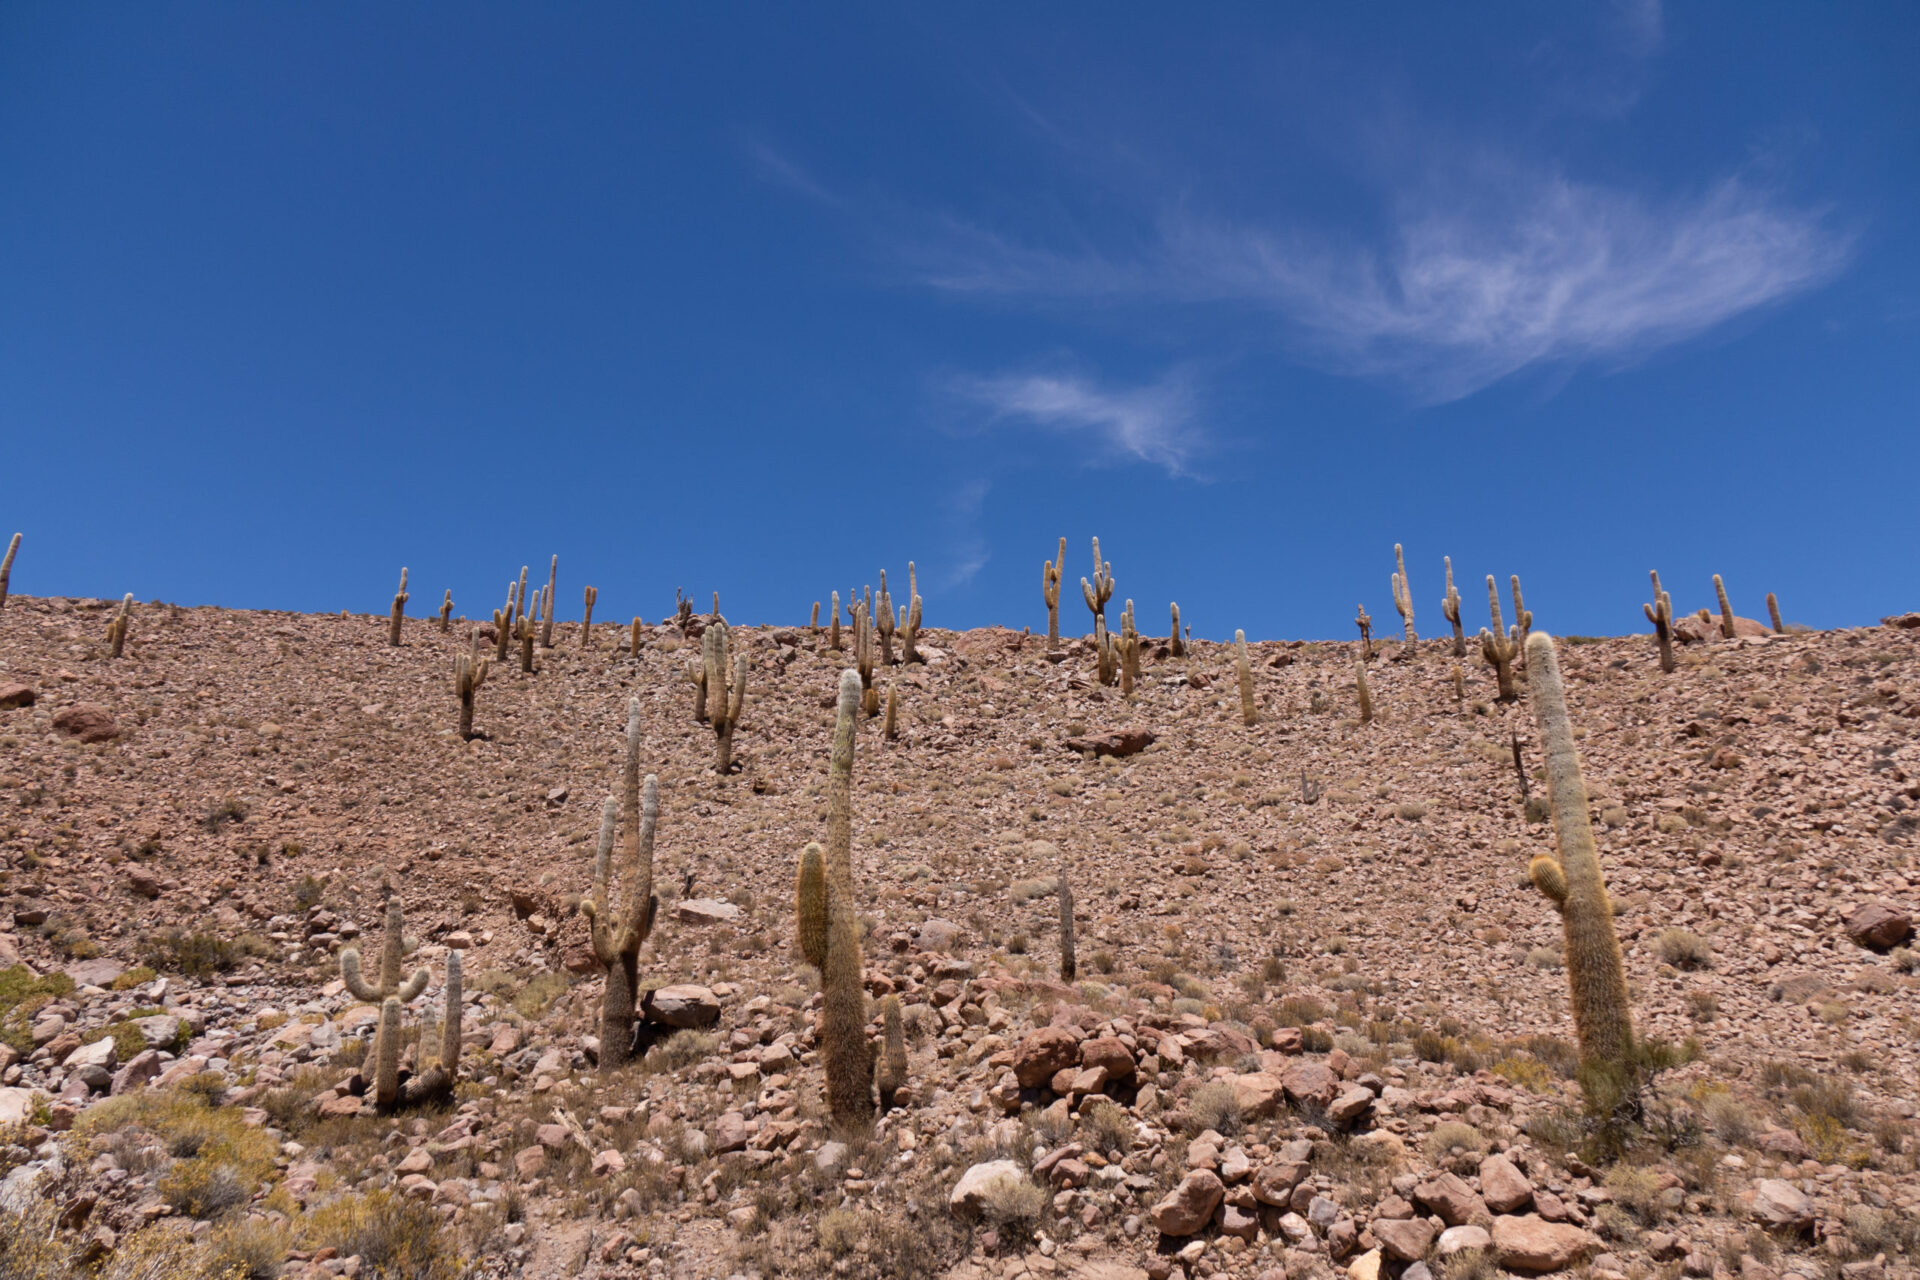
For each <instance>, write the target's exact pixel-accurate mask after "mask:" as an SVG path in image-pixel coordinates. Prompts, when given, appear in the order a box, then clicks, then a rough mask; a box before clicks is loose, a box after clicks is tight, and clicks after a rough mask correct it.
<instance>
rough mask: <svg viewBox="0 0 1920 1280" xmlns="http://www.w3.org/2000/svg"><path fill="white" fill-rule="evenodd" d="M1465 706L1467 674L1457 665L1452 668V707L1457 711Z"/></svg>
mask: <svg viewBox="0 0 1920 1280" xmlns="http://www.w3.org/2000/svg"><path fill="white" fill-rule="evenodd" d="M1466 705H1467V674H1466V672H1464V671H1462V670H1460V666H1459V664H1458V663H1455V664H1454V668H1453V706H1454V710H1456V711H1458V710H1461V709H1462V708H1464V707H1465V706H1466Z"/></svg>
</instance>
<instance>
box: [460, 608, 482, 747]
mask: <svg viewBox="0 0 1920 1280" xmlns="http://www.w3.org/2000/svg"><path fill="white" fill-rule="evenodd" d="M472 650H473V651H472V652H471V653H459V654H455V655H454V658H453V691H454V693H456V694H457V695H459V698H460V740H461V741H462V742H466V741H469V740H470V739H472V737H473V695H474V694H475V693H477V692H479V689H480V686H481V685H483V684H485V683H486V682H487V660H486V659H485V658H483V657H481V656H480V633H479V632H477V631H476V632H474V634H473V637H472Z"/></svg>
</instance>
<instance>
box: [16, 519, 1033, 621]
mask: <svg viewBox="0 0 1920 1280" xmlns="http://www.w3.org/2000/svg"><path fill="white" fill-rule="evenodd" d="M1060 545H1061V546H1062V547H1065V546H1066V545H1067V540H1066V539H1065V538H1062V539H1060ZM19 554H20V535H19V534H17V533H16V534H14V535H13V537H12V538H11V539H10V540H9V541H8V542H7V556H6V559H4V560H0V608H4V607H6V603H7V583H8V582H10V581H11V580H12V579H13V558H14V557H15V556H17V555H19Z"/></svg>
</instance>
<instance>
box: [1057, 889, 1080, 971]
mask: <svg viewBox="0 0 1920 1280" xmlns="http://www.w3.org/2000/svg"><path fill="white" fill-rule="evenodd" d="M1058 893H1059V897H1060V981H1062V982H1072V981H1073V978H1074V975H1075V974H1077V973H1078V972H1080V965H1079V961H1078V960H1077V959H1076V958H1075V956H1074V949H1073V882H1072V881H1071V880H1069V879H1068V878H1067V868H1066V867H1065V865H1062V866H1061V868H1060V888H1059V890H1058Z"/></svg>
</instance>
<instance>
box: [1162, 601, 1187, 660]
mask: <svg viewBox="0 0 1920 1280" xmlns="http://www.w3.org/2000/svg"><path fill="white" fill-rule="evenodd" d="M1167 653H1168V654H1170V655H1171V656H1173V657H1175V658H1184V657H1186V656H1187V642H1186V641H1185V640H1183V639H1181V638H1180V602H1179V601H1178V600H1175V601H1174V602H1173V633H1172V634H1171V635H1170V636H1168V638H1167Z"/></svg>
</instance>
